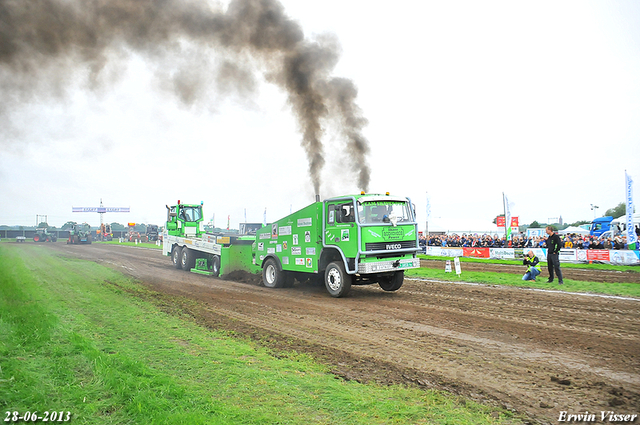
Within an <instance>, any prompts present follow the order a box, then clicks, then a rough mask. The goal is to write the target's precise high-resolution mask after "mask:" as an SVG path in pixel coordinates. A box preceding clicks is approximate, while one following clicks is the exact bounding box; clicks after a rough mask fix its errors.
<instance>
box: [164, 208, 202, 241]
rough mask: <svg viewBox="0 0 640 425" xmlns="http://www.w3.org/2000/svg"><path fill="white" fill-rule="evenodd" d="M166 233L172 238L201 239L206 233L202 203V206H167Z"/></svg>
mask: <svg viewBox="0 0 640 425" xmlns="http://www.w3.org/2000/svg"><path fill="white" fill-rule="evenodd" d="M166 232H167V234H169V235H172V236H180V237H187V238H196V237H197V238H199V237H201V236H202V234H203V233H204V223H203V217H202V202H201V203H200V204H181V203H180V201H178V204H177V205H172V206H168V205H167V225H166Z"/></svg>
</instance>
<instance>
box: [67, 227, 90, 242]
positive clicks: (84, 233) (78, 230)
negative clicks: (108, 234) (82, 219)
mask: <svg viewBox="0 0 640 425" xmlns="http://www.w3.org/2000/svg"><path fill="white" fill-rule="evenodd" d="M91 239H92V238H91V226H89V225H88V224H87V223H82V224H74V225H73V226H72V227H71V228H70V229H69V239H68V240H67V244H88V243H91Z"/></svg>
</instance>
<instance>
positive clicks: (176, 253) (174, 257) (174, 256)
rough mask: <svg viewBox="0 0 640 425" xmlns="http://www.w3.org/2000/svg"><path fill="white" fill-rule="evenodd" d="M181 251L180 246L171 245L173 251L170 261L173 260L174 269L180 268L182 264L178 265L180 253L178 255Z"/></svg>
mask: <svg viewBox="0 0 640 425" xmlns="http://www.w3.org/2000/svg"><path fill="white" fill-rule="evenodd" d="M181 253H182V248H180V247H179V246H178V245H176V246H174V247H173V251H171V261H173V266H174V267H175V268H176V269H180V268H182V266H181V265H180V258H181V257H182V255H180V254H181Z"/></svg>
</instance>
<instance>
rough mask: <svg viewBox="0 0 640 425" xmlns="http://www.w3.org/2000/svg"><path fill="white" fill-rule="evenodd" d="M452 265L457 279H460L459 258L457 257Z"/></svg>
mask: <svg viewBox="0 0 640 425" xmlns="http://www.w3.org/2000/svg"><path fill="white" fill-rule="evenodd" d="M453 263H454V264H455V266H456V274H457V275H458V277H460V273H462V270H461V269H460V258H459V257H456V258H454V259H453Z"/></svg>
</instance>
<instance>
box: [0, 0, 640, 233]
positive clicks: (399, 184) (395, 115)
mask: <svg viewBox="0 0 640 425" xmlns="http://www.w3.org/2000/svg"><path fill="white" fill-rule="evenodd" d="M282 4H283V5H284V9H285V11H286V14H287V15H288V16H289V17H290V18H291V19H293V20H294V21H296V22H297V23H298V24H299V25H300V26H301V28H302V30H303V31H304V36H305V37H306V38H307V39H308V40H310V41H313V40H315V39H318V37H323V35H322V34H326V33H329V34H333V35H334V36H335V38H336V39H337V41H338V42H339V45H340V48H341V50H340V58H339V62H338V63H337V65H336V66H335V68H334V69H333V70H332V71H331V74H332V76H335V77H344V78H347V79H350V80H351V81H352V82H353V83H354V84H355V86H356V87H357V88H358V96H357V98H356V100H355V102H356V103H357V105H358V106H359V107H360V108H361V111H362V114H363V116H364V117H365V118H366V119H367V120H368V125H367V126H366V127H364V129H363V135H364V137H366V140H367V141H368V145H369V149H370V150H369V154H368V156H367V159H366V160H367V161H368V165H369V166H370V168H371V175H370V183H369V188H368V189H369V191H370V192H377V193H384V192H386V191H389V192H391V193H392V194H397V195H404V196H408V197H410V198H411V199H412V200H413V201H414V203H415V204H416V208H417V213H418V221H419V222H420V223H421V225H420V229H421V230H422V229H424V227H425V222H426V213H425V210H426V201H427V196H428V197H429V199H430V204H431V219H430V223H434V225H435V224H436V223H438V222H440V223H445V224H444V225H445V227H456V228H460V229H461V228H465V227H472V226H481V225H482V224H476V223H490V222H491V221H492V220H493V219H494V218H495V216H496V215H498V214H501V213H502V212H503V204H502V199H503V198H502V194H503V192H504V193H505V194H506V195H507V197H508V198H509V201H510V202H511V212H512V215H514V216H519V217H520V223H521V224H524V223H530V222H531V221H533V220H537V221H540V222H546V221H548V220H549V219H551V220H553V218H556V217H559V216H562V218H563V220H564V221H565V222H574V221H577V220H590V219H592V218H593V216H594V211H592V210H591V208H590V205H591V204H594V205H597V206H599V207H600V208H599V209H598V210H596V211H595V212H596V214H597V215H598V216H600V215H602V214H603V213H604V212H605V210H606V209H608V208H612V207H615V206H616V205H617V204H618V203H620V202H623V201H624V193H625V192H624V173H625V170H627V172H628V173H629V174H630V175H631V176H632V177H633V178H634V180H635V182H636V184H635V190H634V196H635V200H636V203H640V190H639V189H638V188H639V187H640V78H639V76H640V2H638V1H635V0H631V1H598V2H588V1H538V2H512V1H505V2H498V1H483V2H476V1H454V2H449V1H399V2H392V3H391V2H371V1H361V0H353V1H346V2H345V1H344V0H341V1H338V0H335V1H334V0H325V1H322V2H300V1H294V0H287V1H283V2H282ZM5 24H6V22H4V23H3V21H2V20H1V19H0V26H2V25H5ZM0 28H1V27H0ZM1 33H2V31H0V34H1ZM182 42H183V43H184V44H183V45H182V47H181V48H179V49H177V50H176V49H174V50H173V51H172V53H171V55H173V56H170V57H164V56H163V52H162V51H158V52H154V53H153V55H148V54H140V53H139V52H136V51H135V50H127V49H125V50H119V51H117V52H115V53H113V55H107V56H106V59H105V65H104V68H103V69H102V70H101V71H100V74H99V79H100V84H98V85H95V86H91V85H90V84H88V83H87V81H88V80H89V79H90V77H89V74H90V72H89V66H88V65H83V64H82V63H80V64H79V65H77V66H69V67H68V70H69V71H68V72H67V73H66V74H65V77H64V78H62V79H59V80H56V82H55V84H53V83H52V84H49V83H47V82H46V72H48V71H47V69H46V67H45V69H44V70H43V71H40V73H41V74H40V80H39V81H41V83H39V92H38V93H37V95H32V96H24V97H21V96H20V94H19V93H18V94H16V93H15V92H13V93H12V96H13V97H12V99H11V102H10V107H5V109H4V111H0V112H2V113H3V114H4V121H3V122H4V125H3V127H4V128H3V129H2V130H0V138H1V143H0V153H1V154H0V204H1V205H2V208H1V209H0V224H6V225H34V224H35V220H36V215H47V217H48V221H49V224H50V225H54V226H58V227H59V226H62V225H63V224H64V223H65V222H67V221H70V220H72V221H78V222H82V221H86V222H88V223H90V224H91V225H94V226H95V225H98V224H99V222H100V217H99V214H97V213H72V212H71V211H72V207H85V206H86V207H93V206H98V205H99V204H100V199H102V200H103V202H104V205H105V206H107V207H130V209H131V212H130V213H109V214H106V215H105V216H104V218H105V221H106V222H119V223H123V224H126V223H127V222H137V223H145V224H150V223H153V224H163V223H164V220H165V217H166V209H165V205H166V204H169V205H171V204H175V202H176V201H177V200H178V199H180V200H181V201H182V202H185V203H199V202H201V201H202V202H203V204H204V214H205V217H206V218H207V220H209V219H211V218H212V217H214V216H215V224H216V225H217V226H219V227H226V224H227V216H230V224H231V227H232V228H237V225H238V223H239V222H243V221H244V220H245V211H246V220H247V221H249V222H261V221H262V220H263V212H264V210H265V208H266V210H267V220H268V221H274V220H276V219H278V218H281V217H282V216H284V215H286V214H288V213H289V211H290V210H293V211H295V210H297V209H299V208H302V207H304V206H306V205H308V204H309V203H311V202H313V201H314V188H313V185H312V182H311V179H310V176H309V173H308V169H309V163H308V161H307V156H306V154H305V151H304V149H303V148H302V147H301V140H302V136H301V133H300V127H299V124H298V122H297V121H296V119H295V117H294V114H293V113H292V107H291V105H290V104H289V102H288V98H287V96H286V94H285V93H284V92H283V91H282V89H281V88H280V87H279V86H277V85H274V84H271V83H270V82H269V75H268V74H267V73H265V71H264V70H261V69H259V68H256V69H255V70H254V71H253V72H254V82H255V86H251V87H250V88H249V89H245V88H244V87H235V88H234V89H233V90H231V89H230V90H226V89H225V88H224V87H221V86H219V85H215V84H212V85H205V86H204V87H202V90H201V92H199V93H198V95H197V96H196V99H195V100H194V101H190V102H186V103H185V102H183V101H180V99H179V98H178V97H177V96H176V95H175V93H173V92H171V91H170V90H166V89H164V88H163V85H162V82H161V81H160V80H159V79H158V78H157V77H158V74H159V73H162V72H163V68H165V67H166V66H167V64H168V63H169V64H171V63H172V61H176V62H180V63H188V64H191V63H192V64H193V65H192V66H194V67H196V66H198V67H202V66H206V65H207V64H208V63H210V61H213V60H215V59H216V58H215V55H216V51H215V49H213V48H210V47H207V48H206V49H200V48H199V47H200V46H198V45H197V44H195V43H191V44H190V43H189V40H186V41H184V40H182ZM176 52H177V53H176ZM48 66H53V65H48ZM55 66H59V67H61V68H63V67H64V66H66V65H64V64H60V63H57V64H56V65H55ZM65 69H66V68H65ZM17 72H19V71H17V70H16V69H15V68H8V67H7V66H6V64H5V63H3V62H2V61H0V77H2V78H4V79H5V83H6V82H7V81H9V82H10V83H11V84H14V82H15V80H17V79H19V76H16V73H17ZM42 81H44V82H42ZM5 87H6V86H5ZM5 106H6V104H5ZM339 130H340V129H339V126H337V125H335V123H333V124H332V123H326V125H325V126H324V136H323V138H322V142H323V147H324V157H325V164H324V167H323V168H322V173H321V181H320V195H321V197H322V198H323V199H324V198H326V197H329V196H333V195H342V194H350V193H356V192H359V191H360V189H361V188H360V187H358V183H357V180H356V178H355V176H354V175H353V173H352V172H350V171H349V170H350V163H349V162H350V160H349V159H348V158H347V157H346V155H345V150H346V149H347V148H346V143H345V142H344V140H343V139H342V136H341V133H340V131H339ZM427 194H428V195H427ZM451 223H453V224H451ZM477 230H480V229H477Z"/></svg>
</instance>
